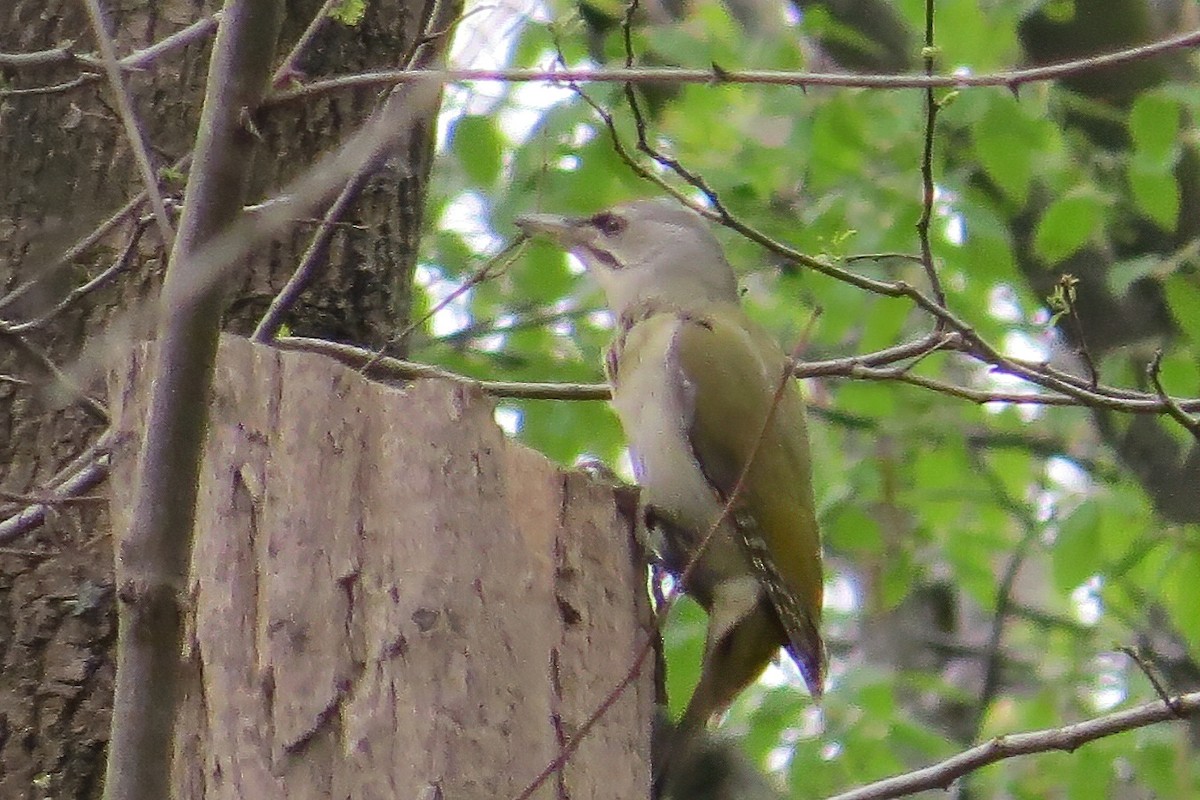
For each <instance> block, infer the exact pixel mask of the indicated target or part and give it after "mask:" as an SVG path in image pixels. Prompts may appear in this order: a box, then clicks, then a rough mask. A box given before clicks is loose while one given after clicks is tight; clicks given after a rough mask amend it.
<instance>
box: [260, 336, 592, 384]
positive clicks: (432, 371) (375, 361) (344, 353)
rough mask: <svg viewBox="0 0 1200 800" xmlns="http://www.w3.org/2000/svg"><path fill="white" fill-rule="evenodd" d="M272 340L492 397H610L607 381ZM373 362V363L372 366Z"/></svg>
mask: <svg viewBox="0 0 1200 800" xmlns="http://www.w3.org/2000/svg"><path fill="white" fill-rule="evenodd" d="M270 344H271V346H273V347H278V348H279V349H281V350H299V351H302V352H306V353H320V354H321V355H324V356H329V357H330V358H333V359H336V360H337V361H340V362H341V363H343V364H345V365H346V366H348V367H353V368H355V369H358V370H362V371H363V373H364V374H365V375H367V376H368V377H371V378H375V379H377V380H385V381H387V380H390V381H402V382H403V381H412V380H417V379H420V378H433V379H437V380H445V381H453V382H455V383H459V384H463V385H465V386H471V387H474V388H476V389H478V390H479V391H481V392H483V393H484V394H486V395H489V396H491V397H504V398H508V399H512V400H607V399H609V397H610V392H609V388H608V384H606V383H525V382H518V381H484V380H477V379H475V378H469V377H467V376H465V375H460V374H458V373H456V372H450V371H449V370H445V369H442V368H440V367H435V366H431V365H429V364H419V363H417V362H414V361H403V360H401V359H398V358H392V357H390V356H380V355H378V354H377V353H374V352H372V351H370V350H366V349H363V348H361V347H354V346H353V345H348V344H338V343H337V342H328V341H325V340H324V339H309V338H306V337H303V336H281V337H279V338H277V339H274V340H272V341H271V343H270ZM369 362H370V366H369V367H368V366H367V364H368V363H369Z"/></svg>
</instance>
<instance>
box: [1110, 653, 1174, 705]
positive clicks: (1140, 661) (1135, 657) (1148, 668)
mask: <svg viewBox="0 0 1200 800" xmlns="http://www.w3.org/2000/svg"><path fill="white" fill-rule="evenodd" d="M1117 652H1119V653H1123V654H1124V655H1125V656H1126V657H1127V658H1129V660H1130V661H1132V662H1133V663H1134V664H1136V665H1137V668H1138V669H1140V670H1141V671H1142V674H1143V675H1145V676H1146V680H1148V681H1149V682H1150V686H1151V688H1153V689H1154V693H1155V694H1157V695H1158V698H1159V699H1160V700H1162V701H1163V702H1164V703H1166V704H1167V705H1168V706H1170V707H1171V710H1172V711H1174V712H1175V714H1176V716H1178V717H1179V718H1180V719H1183V714H1182V712H1181V711H1180V709H1179V704H1178V701H1179V699H1178V698H1176V697H1171V696H1170V695H1169V694H1168V693H1167V688H1166V687H1165V686H1164V685H1163V682H1162V679H1161V678H1160V676H1159V673H1158V669H1157V667H1155V666H1154V664H1152V663H1151V662H1150V661H1149V660H1147V659H1146V657H1145V656H1143V655H1142V654H1141V652H1140V651H1139V650H1138V649H1137V648H1136V647H1126V646H1124V645H1122V646H1120V647H1118V648H1117Z"/></svg>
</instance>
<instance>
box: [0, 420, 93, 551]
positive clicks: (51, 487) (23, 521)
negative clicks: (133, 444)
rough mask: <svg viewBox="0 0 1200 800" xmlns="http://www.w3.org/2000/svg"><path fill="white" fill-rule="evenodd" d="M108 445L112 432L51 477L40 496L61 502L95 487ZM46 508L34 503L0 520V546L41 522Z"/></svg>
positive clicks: (45, 505) (47, 510)
mask: <svg viewBox="0 0 1200 800" xmlns="http://www.w3.org/2000/svg"><path fill="white" fill-rule="evenodd" d="M112 442H113V434H112V431H106V432H105V433H104V434H103V435H101V437H100V438H99V439H98V440H97V441H96V442H95V444H93V445H92V446H91V447H89V448H88V449H87V450H86V451H85V452H84V453H83V454H81V455H80V456H79V457H78V458H76V459H74V460H73V461H72V462H71V463H70V464H69V465H67V467H66V469H64V470H63V472H61V473H59V475H57V476H55V477H54V478H52V479H51V480H50V481H49V483H48V484H47V485H46V486H45V487H43V488H42V490H41V492H40V494H45V495H47V496H48V497H52V498H57V500H56V502H62V501H63V500H66V499H67V498H71V497H78V496H80V495H83V494H84V493H85V492H87V491H89V490H91V489H93V488H95V487H96V486H98V485H99V484H100V482H101V481H103V480H104V478H105V477H106V476H107V475H108V467H109V462H110V458H111V455H110V448H111V446H112ZM50 505H51V504H50V503H43V502H38V503H34V504H33V505H30V506H27V507H25V508H23V509H21V510H20V511H18V512H17V513H16V514H13V515H12V516H10V517H8V518H7V519H4V520H0V543H7V542H11V541H13V540H14V539H17V538H19V537H21V536H23V535H24V534H26V533H28V532H29V531H31V530H33V529H34V528H36V527H38V526H39V525H41V524H42V523H43V522H45V520H46V515H47V514H48V513H49V512H50Z"/></svg>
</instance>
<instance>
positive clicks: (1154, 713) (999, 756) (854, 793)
mask: <svg viewBox="0 0 1200 800" xmlns="http://www.w3.org/2000/svg"><path fill="white" fill-rule="evenodd" d="M1172 706H1174V707H1172ZM1198 712H1200V692H1192V693H1190V694H1185V695H1180V696H1178V697H1175V698H1173V703H1163V702H1154V703H1147V704H1146V705H1143V706H1138V707H1137V708H1131V709H1127V710H1125V711H1117V712H1114V713H1112V714H1105V715H1104V716H1101V717H1096V718H1094V719H1090V720H1085V721H1084V722H1077V723H1075V724H1073V725H1064V726H1062V727H1061V728H1046V729H1044V730H1040V731H1030V732H1027V733H1014V734H1009V735H1007V736H998V737H996V738H995V739H992V740H991V741H989V742H986V743H985V744H981V745H978V746H976V747H972V748H971V749H969V750H965V751H963V752H962V753H959V754H958V755H956V756H953V757H951V758H948V759H946V760H945V761H942V762H939V763H937V764H934V765H932V766H929V767H925V768H924V769H918V770H914V771H913V772H908V773H905V774H903V775H897V776H895V777H893V778H887V779H886V780H882V781H878V782H876V783H872V784H868V785H867V786H862V787H859V788H858V789H853V790H851V791H849V792H843V793H842V794H838V795H834V796H833V797H830V798H827V800H888V798H894V797H904V796H907V795H911V794H916V793H917V792H921V791H926V790H929V789H945V788H947V787H948V786H950V784H952V783H953V782H954V781H955V780H957V779H958V778H960V777H962V776H963V775H966V774H968V773H971V772H974V771H975V770H977V769H980V768H981V767H985V766H987V765H989V764H994V763H996V762H998V761H1003V760H1005V759H1008V758H1014V757H1016V756H1024V755H1032V754H1034V753H1047V752H1051V751H1054V750H1061V751H1065V752H1068V753H1069V752H1073V751H1074V750H1076V749H1077V748H1079V747H1081V746H1083V745H1085V744H1088V743H1089V742H1094V741H1096V740H1097V739H1102V738H1104V737H1106V736H1112V735H1114V734H1118V733H1124V732H1126V731H1131V730H1134V729H1136V728H1144V727H1146V726H1148V725H1155V724H1157V723H1160V722H1167V721H1170V720H1175V719H1179V718H1180V717H1193V716H1195V715H1196V714H1197V713H1198Z"/></svg>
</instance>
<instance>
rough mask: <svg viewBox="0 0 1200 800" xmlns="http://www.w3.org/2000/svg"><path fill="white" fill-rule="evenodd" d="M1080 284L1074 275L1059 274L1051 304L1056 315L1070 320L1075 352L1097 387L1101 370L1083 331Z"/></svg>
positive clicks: (1089, 378) (1092, 384)
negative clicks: (1079, 294) (1077, 301)
mask: <svg viewBox="0 0 1200 800" xmlns="http://www.w3.org/2000/svg"><path fill="white" fill-rule="evenodd" d="M1078 284H1079V279H1078V278H1076V277H1075V276H1074V275H1061V276H1059V279H1058V284H1057V286H1056V287H1055V291H1054V294H1053V296H1051V298H1050V305H1051V308H1053V309H1054V310H1055V312H1056V314H1055V315H1056V316H1059V315H1061V316H1065V317H1066V318H1067V320H1068V321H1070V323H1071V333H1072V335H1073V336H1074V337H1075V342H1076V347H1075V352H1076V354H1077V355H1078V356H1079V358H1080V359H1081V360H1082V361H1083V365H1084V367H1085V368H1086V369H1087V372H1088V382H1089V384H1090V387H1091V388H1092V389H1095V388H1096V387H1097V386H1099V385H1100V371H1099V370H1098V369H1097V368H1096V362H1095V360H1093V359H1092V351H1091V349H1089V348H1088V343H1087V337H1086V336H1084V333H1083V324H1082V322H1080V320H1079V307H1078V305H1077V304H1076V299H1077V294H1076V290H1075V287H1076V286H1077V285H1078Z"/></svg>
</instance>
